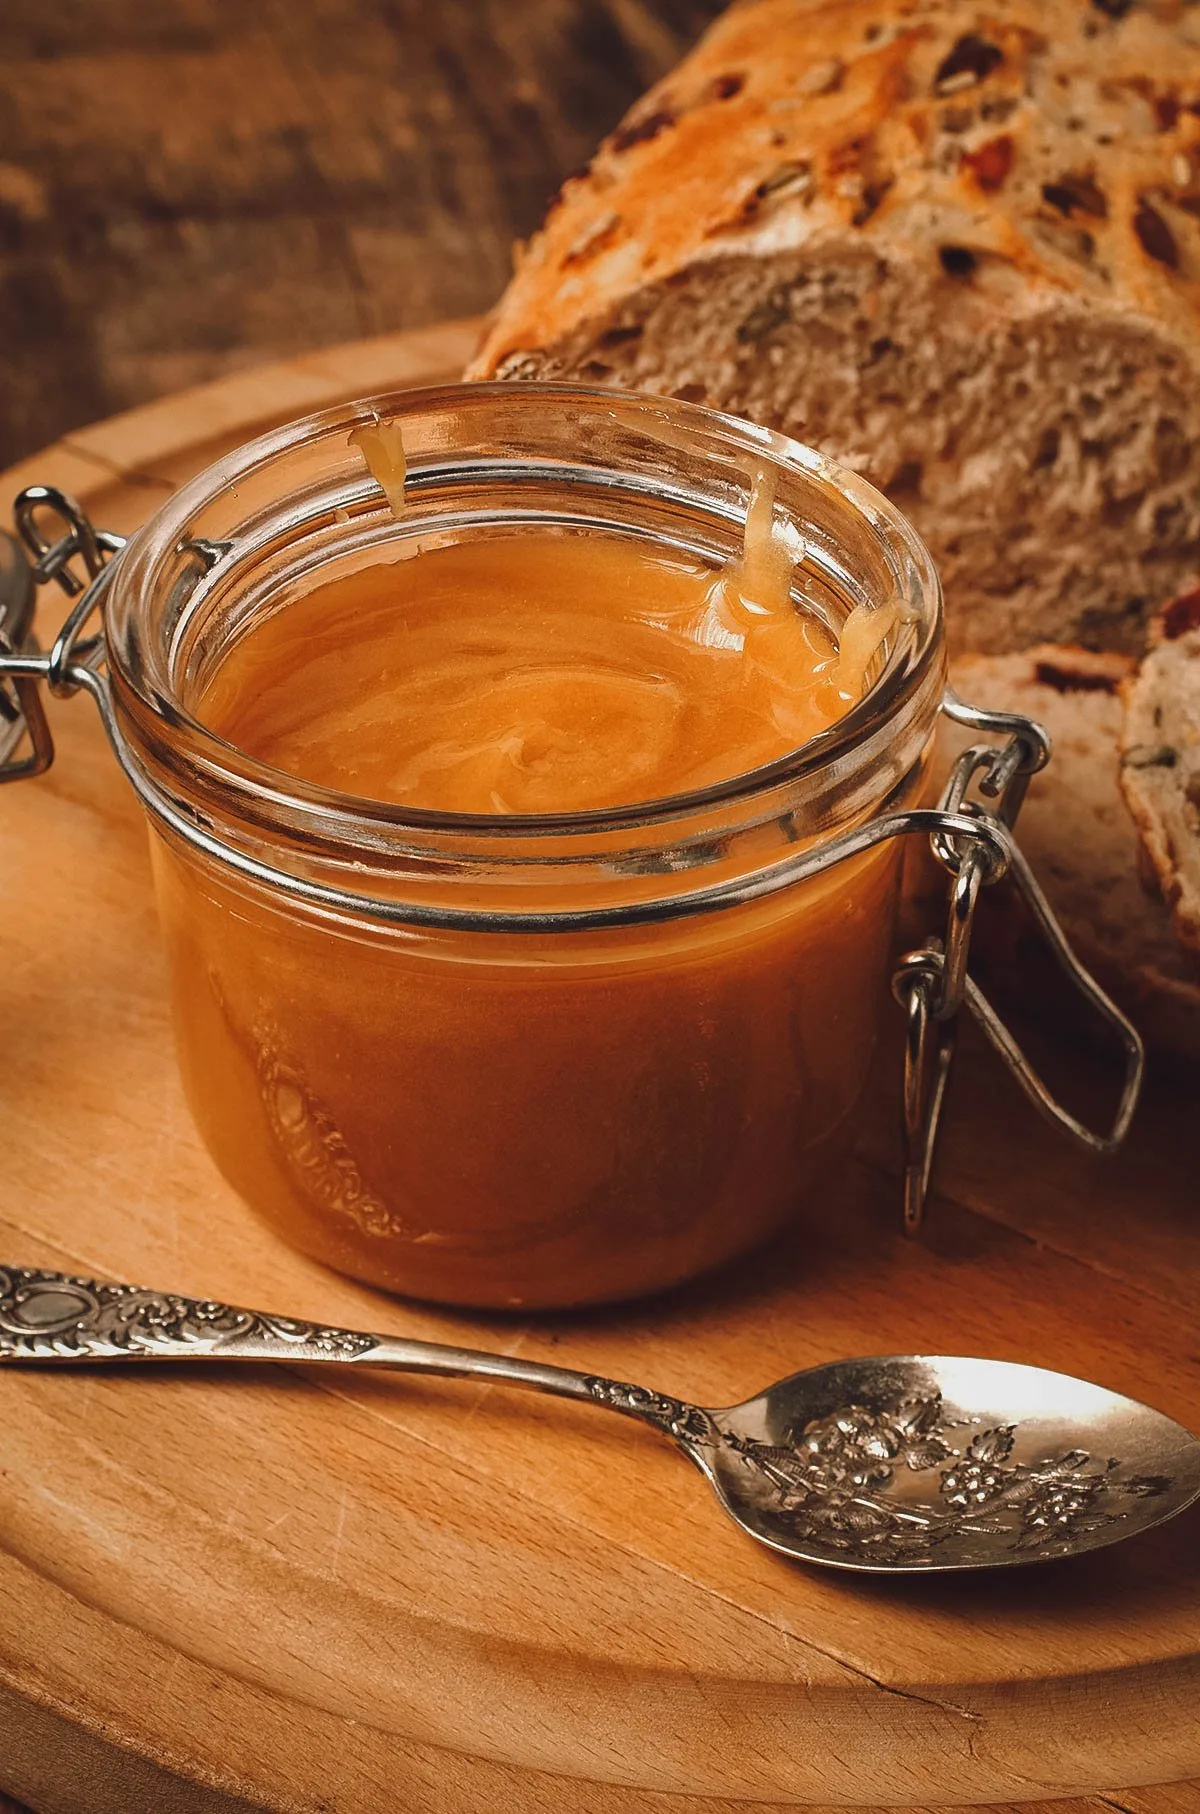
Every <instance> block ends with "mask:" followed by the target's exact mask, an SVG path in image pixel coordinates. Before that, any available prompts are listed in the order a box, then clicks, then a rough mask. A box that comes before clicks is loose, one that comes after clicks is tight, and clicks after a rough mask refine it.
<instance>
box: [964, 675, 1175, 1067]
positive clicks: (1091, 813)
mask: <svg viewBox="0 0 1200 1814" xmlns="http://www.w3.org/2000/svg"><path fill="white" fill-rule="evenodd" d="M1133 671H1134V663H1133V662H1132V661H1131V660H1130V659H1129V658H1128V657H1126V656H1122V655H1119V654H1113V653H1105V654H1094V653H1090V652H1089V651H1087V650H1083V649H1072V648H1060V647H1051V646H1043V647H1039V648H1034V649H1030V650H1029V651H1027V652H1026V653H1025V654H1021V655H968V656H963V657H960V658H959V659H958V660H956V661H955V662H954V664H953V666H952V670H951V672H952V678H953V682H954V685H955V687H956V688H957V690H958V692H959V693H960V694H961V695H962V696H963V697H964V698H966V699H970V700H971V701H972V702H973V703H974V704H977V705H984V706H993V707H996V708H998V709H1001V710H1004V709H1008V710H1011V711H1018V712H1025V713H1027V714H1028V716H1029V717H1031V718H1036V719H1037V720H1038V721H1039V722H1040V723H1042V724H1044V725H1045V726H1046V728H1047V729H1048V730H1049V732H1050V735H1051V737H1052V738H1053V741H1054V755H1053V758H1052V760H1051V762H1050V765H1049V767H1048V768H1046V769H1045V770H1044V771H1043V772H1042V773H1041V774H1040V775H1036V776H1035V777H1034V779H1033V782H1032V783H1031V785H1030V789H1029V794H1028V797H1027V799H1026V801H1025V806H1024V808H1023V810H1022V813H1021V817H1020V821H1019V823H1018V826H1017V837H1018V840H1019V842H1020V845H1021V848H1022V850H1023V851H1024V852H1025V855H1026V856H1027V857H1028V858H1029V861H1030V863H1031V864H1032V865H1033V869H1034V872H1035V874H1036V875H1037V878H1038V881H1039V882H1040V883H1041V885H1042V888H1043V890H1044V891H1045V893H1046V895H1047V897H1048V899H1049V901H1050V905H1051V906H1052V907H1053V908H1054V911H1055V913H1056V914H1057V915H1058V917H1059V919H1060V920H1061V922H1062V925H1063V928H1064V930H1065V931H1066V933H1067V936H1068V938H1069V939H1070V941H1071V943H1072V945H1073V946H1074V947H1075V949H1076V951H1077V952H1078V953H1079V955H1080V956H1081V957H1082V958H1083V960H1084V962H1085V963H1087V964H1088V965H1089V967H1090V968H1091V969H1092V970H1093V971H1094V972H1095V974H1096V976H1097V977H1098V978H1099V980H1100V981H1101V982H1102V983H1103V984H1104V986H1105V988H1107V989H1108V990H1109V991H1110V993H1111V994H1112V995H1113V996H1114V998H1115V999H1116V1000H1117V1001H1118V1002H1119V1003H1120V1005H1121V1006H1122V1007H1123V1008H1124V1009H1125V1011H1126V1012H1127V1013H1128V1014H1129V1015H1130V1017H1131V1018H1132V1020H1133V1021H1134V1023H1135V1025H1136V1026H1137V1028H1138V1030H1139V1032H1141V1034H1142V1035H1143V1037H1144V1038H1145V1040H1146V1042H1147V1044H1148V1045H1149V1046H1150V1047H1151V1048H1153V1049H1154V1050H1156V1051H1158V1052H1162V1053H1166V1054H1167V1055H1169V1056H1173V1057H1175V1058H1177V1059H1180V1060H1185V1061H1188V1062H1190V1063H1193V1064H1194V1063H1196V1062H1198V1061H1200V957H1195V956H1193V955H1191V954H1190V953H1189V952H1187V951H1186V950H1185V949H1184V948H1183V947H1182V946H1181V944H1180V943H1179V941H1178V939H1177V938H1176V937H1175V934H1174V931H1173V929H1172V925H1171V914H1170V912H1169V910H1168V907H1167V905H1166V903H1165V902H1164V900H1163V898H1162V895H1161V894H1160V893H1159V890H1158V888H1157V886H1155V885H1153V879H1152V878H1146V879H1145V880H1143V878H1142V876H1141V874H1140V865H1139V848H1138V834H1137V828H1136V827H1135V825H1134V822H1133V819H1132V818H1131V816H1130V814H1129V811H1128V809H1127V808H1126V805H1125V801H1124V800H1123V799H1122V797H1121V752H1120V744H1121V737H1122V720H1123V716H1124V710H1123V705H1122V698H1121V692H1122V687H1123V685H1124V684H1125V683H1126V682H1127V680H1128V679H1129V677H1130V676H1131V675H1132V673H1133ZM1126 734H1127V733H1126ZM971 740H972V735H971V733H970V732H966V731H962V730H960V729H958V728H957V727H951V726H947V727H946V731H945V736H944V744H945V747H944V748H943V750H942V755H941V759H942V763H943V766H945V767H946V768H948V767H949V761H950V759H951V757H952V755H953V754H954V753H956V750H957V749H958V748H961V747H963V746H964V745H965V743H966V742H968V741H971ZM1148 884H1149V885H1148ZM1003 886H1004V885H1003V884H1000V885H999V888H1000V889H1003ZM1001 904H1002V903H1001V901H1000V900H999V899H998V900H997V906H998V907H999V906H1001ZM1015 955H1016V956H1017V957H1018V958H1020V956H1021V955H1022V953H1021V952H1020V951H1019V950H1018V951H1017V952H1016V954H1015Z"/></svg>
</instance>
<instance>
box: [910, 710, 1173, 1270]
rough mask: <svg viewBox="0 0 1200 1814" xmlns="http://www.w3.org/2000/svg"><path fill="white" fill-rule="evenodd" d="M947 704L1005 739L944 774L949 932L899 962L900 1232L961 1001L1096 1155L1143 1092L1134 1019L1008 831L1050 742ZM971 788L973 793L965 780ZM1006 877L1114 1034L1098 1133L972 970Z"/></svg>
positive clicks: (1067, 1129) (1023, 1079) (926, 1175)
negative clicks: (1106, 1116)
mask: <svg viewBox="0 0 1200 1814" xmlns="http://www.w3.org/2000/svg"><path fill="white" fill-rule="evenodd" d="M942 710H943V711H944V712H945V714H946V716H947V717H948V718H951V719H953V721H954V722H955V723H956V724H964V725H968V726H969V727H970V728H971V729H973V730H983V731H990V732H992V733H999V734H1001V735H1003V736H1006V737H1007V739H1008V741H1007V742H1006V743H1003V744H975V745H973V746H972V747H971V748H970V749H966V750H964V751H963V753H962V755H961V756H960V757H959V758H958V760H957V762H956V763H955V765H954V768H953V769H952V771H951V774H950V779H949V781H948V782H947V784H946V788H945V791H944V793H943V795H942V798H941V801H940V802H939V811H940V812H942V813H946V814H954V815H955V816H956V820H957V824H956V827H955V829H954V830H953V831H950V830H946V831H935V832H934V834H933V835H932V837H931V838H930V840H929V841H930V845H931V847H932V849H933V853H934V855H935V857H936V858H937V860H938V862H939V863H940V864H941V865H942V867H943V868H944V869H946V870H948V871H949V872H950V876H951V884H950V902H949V912H948V916H947V923H946V934H945V938H944V939H942V938H931V939H929V941H928V942H927V943H926V944H925V945H924V946H922V947H921V948H920V949H919V950H916V951H910V952H909V953H908V954H907V956H905V957H904V958H902V959H901V961H900V964H899V967H898V968H897V971H896V974H895V977H894V978H893V983H892V987H893V990H894V992H895V995H896V998H897V1000H898V1001H899V1002H900V1003H901V1005H902V1006H903V1007H904V1009H905V1010H906V1013H907V1031H906V1039H905V1051H904V1228H905V1232H906V1233H907V1234H916V1232H917V1231H918V1229H919V1228H920V1226H921V1222H922V1220H923V1217H924V1213H925V1201H926V1198H927V1196H928V1192H929V1180H930V1174H931V1172H932V1169H933V1159H934V1153H935V1151H936V1148H937V1137H938V1129H939V1126H940V1123H941V1117H942V1109H943V1106H944V1102H945V1095H946V1085H947V1082H948V1080H949V1076H950V1067H951V1065H952V1063H953V1059H954V1040H955V1026H956V1017H957V1014H958V1011H959V1009H960V1007H962V1006H964V1005H965V1006H966V1008H967V1009H968V1011H969V1012H970V1013H971V1014H972V1015H973V1017H974V1018H975V1020H976V1021H977V1022H978V1024H979V1026H980V1027H981V1028H982V1029H983V1032H984V1034H985V1036H986V1037H987V1040H988V1042H989V1044H990V1045H991V1046H992V1049H993V1050H994V1051H995V1052H997V1053H998V1054H999V1056H1000V1058H1001V1059H1002V1060H1003V1062H1004V1064H1005V1065H1006V1066H1007V1068H1008V1070H1009V1071H1010V1073H1011V1074H1012V1076H1013V1077H1014V1078H1015V1079H1016V1081H1017V1082H1018V1083H1019V1084H1020V1086H1021V1088H1022V1090H1023V1091H1024V1092H1025V1094H1026V1096H1027V1097H1028V1098H1029V1100H1030V1102H1032V1103H1033V1105H1034V1107H1035V1108H1036V1109H1037V1110H1038V1112H1039V1113H1040V1114H1041V1115H1042V1116H1043V1117H1044V1118H1045V1119H1046V1120H1047V1121H1050V1122H1052V1123H1053V1125H1054V1126H1055V1127H1058V1128H1061V1129H1062V1130H1063V1132H1064V1133H1066V1134H1069V1135H1070V1136H1071V1138H1072V1139H1073V1140H1075V1141H1076V1142H1077V1144H1078V1145H1080V1146H1082V1147H1084V1148H1085V1149H1086V1150H1087V1151H1089V1152H1093V1153H1111V1152H1114V1151H1115V1150H1116V1148H1117V1147H1118V1146H1119V1145H1120V1144H1121V1142H1122V1140H1124V1138H1125V1135H1126V1134H1127V1133H1128V1131H1129V1124H1130V1122H1131V1121H1132V1119H1133V1114H1134V1110H1135V1109H1136V1107H1137V1103H1138V1097H1139V1095H1140V1093H1141V1087H1142V1076H1143V1072H1144V1069H1145V1052H1144V1048H1143V1046H1142V1041H1141V1038H1140V1036H1139V1034H1138V1032H1137V1030H1136V1028H1135V1027H1133V1026H1132V1024H1131V1023H1130V1022H1129V1020H1128V1019H1127V1018H1126V1017H1125V1015H1124V1014H1122V1012H1121V1010H1120V1009H1119V1008H1118V1007H1117V1005H1116V1003H1115V1002H1113V1001H1112V1000H1111V999H1110V998H1109V996H1108V995H1106V994H1105V992H1104V990H1103V989H1102V988H1101V987H1100V985H1099V983H1098V982H1097V981H1096V979H1095V977H1094V976H1092V975H1091V973H1090V972H1089V971H1088V970H1086V969H1085V968H1084V966H1083V965H1082V964H1081V963H1080V961H1079V959H1078V958H1077V957H1076V956H1075V953H1074V952H1073V951H1072V949H1071V947H1070V945H1069V943H1068V942H1067V938H1066V934H1065V933H1064V932H1063V929H1062V927H1061V926H1060V925H1059V923H1058V920H1057V919H1056V918H1055V915H1054V912H1053V909H1052V908H1051V906H1050V903H1049V902H1048V901H1047V899H1046V897H1045V895H1044V894H1043V893H1042V891H1041V889H1040V887H1039V886H1038V883H1037V880H1036V878H1035V877H1034V874H1033V871H1032V870H1031V869H1030V867H1029V864H1028V863H1027V862H1026V860H1025V858H1024V856H1023V855H1022V854H1021V851H1020V849H1019V848H1018V846H1017V844H1016V842H1015V840H1014V839H1013V838H1012V836H1011V833H1012V828H1013V826H1014V825H1015V823H1016V819H1017V815H1018V813H1019V812H1020V810H1021V805H1022V802H1023V800H1024V798H1025V792H1026V789H1027V787H1028V785H1029V782H1030V780H1031V779H1032V777H1033V776H1034V775H1035V774H1036V773H1037V772H1038V770H1039V769H1042V768H1044V767H1045V766H1046V763H1047V762H1048V761H1049V760H1050V754H1051V749H1050V739H1049V736H1048V735H1047V733H1046V731H1045V730H1044V729H1043V728H1042V726H1041V725H1039V724H1037V723H1035V721H1034V720H1033V719H1032V718H1025V717H1023V716H1022V715H1021V714H1019V713H1016V712H989V711H984V710H982V709H981V708H979V707H977V706H971V705H967V704H966V703H965V701H963V700H961V699H959V698H958V697H957V696H956V695H955V694H954V693H953V692H951V691H950V690H949V689H947V693H946V697H945V699H944V700H943V702H942ZM973 787H974V788H975V789H976V792H975V794H974V796H972V792H971V790H972V788H973ZM964 816H966V817H967V818H974V819H978V820H979V821H980V823H981V825H982V824H985V823H987V824H988V825H989V829H990V830H992V831H993V832H994V830H995V829H996V828H997V827H998V826H1003V827H1004V831H1005V837H1004V845H1003V849H1004V852H1005V855H1004V856H1003V857H1001V856H1000V855H999V852H998V847H997V841H996V839H995V837H994V836H993V837H992V838H991V839H989V840H988V841H987V842H986V843H985V842H984V841H983V840H982V839H981V838H974V837H972V836H971V834H970V832H969V831H968V832H964V831H963V830H962V829H961V826H962V819H963V817H964ZM1004 877H1011V879H1012V881H1013V883H1014V885H1015V886H1016V887H1017V888H1018V889H1019V890H1020V893H1021V896H1022V898H1023V900H1024V901H1025V903H1026V905H1027V906H1028V908H1029V910H1030V912H1031V913H1032V915H1033V918H1034V920H1035V922H1036V924H1037V926H1038V928H1039V930H1040V932H1041V933H1042V936H1043V938H1044V939H1045V941H1046V944H1047V945H1048V947H1049V949H1050V952H1051V954H1052V956H1053V957H1054V958H1055V960H1056V962H1057V963H1058V965H1059V967H1060V969H1061V970H1062V971H1063V973H1064V975H1065V976H1066V978H1067V980H1068V981H1069V982H1070V983H1071V984H1072V985H1073V987H1074V988H1075V989H1076V990H1077V991H1078V993H1079V994H1080V995H1081V996H1082V997H1083V998H1084V1000H1085V1001H1087V1002H1089V1003H1090V1004H1091V1006H1092V1008H1093V1009H1094V1010H1095V1011H1096V1012H1097V1013H1098V1014H1099V1015H1100V1016H1101V1018H1102V1019H1103V1020H1104V1021H1106V1022H1107V1024H1108V1025H1109V1026H1110V1027H1112V1029H1113V1031H1114V1033H1115V1034H1116V1036H1117V1040H1118V1042H1119V1045H1120V1049H1121V1052H1122V1056H1123V1061H1124V1078H1123V1083H1122V1089H1121V1098H1120V1102H1119V1103H1118V1106H1117V1112H1116V1115H1115V1117H1114V1119H1113V1123H1112V1126H1111V1127H1110V1128H1109V1130H1108V1132H1107V1133H1097V1132H1096V1131H1095V1130H1094V1129H1092V1128H1089V1127H1086V1126H1085V1125H1084V1123H1083V1122H1081V1121H1080V1120H1078V1119H1077V1117H1076V1116H1074V1115H1072V1114H1071V1112H1070V1111H1069V1110H1068V1109H1066V1108H1065V1107H1064V1106H1063V1105H1062V1103H1060V1102H1059V1101H1058V1100H1057V1098H1056V1097H1055V1096H1054V1095H1053V1093H1052V1092H1051V1091H1050V1090H1049V1089H1048V1087H1047V1086H1046V1084H1045V1083H1044V1082H1043V1080H1042V1079H1041V1077H1039V1075H1038V1073H1037V1072H1036V1071H1035V1069H1034V1068H1033V1066H1032V1065H1031V1064H1030V1062H1029V1060H1028V1058H1027V1057H1026V1056H1025V1053H1024V1052H1023V1051H1022V1050H1021V1047H1020V1045H1019V1044H1018V1043H1017V1041H1016V1039H1015V1038H1014V1037H1013V1035H1012V1033H1011V1032H1010V1030H1009V1029H1008V1027H1007V1026H1006V1025H1005V1024H1004V1021H1003V1020H1002V1019H1001V1017H1000V1015H999V1014H998V1013H997V1012H996V1010H995V1008H994V1007H993V1006H992V1004H991V1002H989V1001H988V999H987V997H986V996H985V995H984V993H983V991H982V990H981V989H980V987H979V985H978V984H977V983H976V982H975V981H974V980H973V978H972V977H971V976H970V975H969V974H968V970H967V960H968V957H969V954H970V942H971V929H972V926H973V923H974V917H975V908H976V905H977V902H978V899H979V891H980V889H981V888H986V887H990V886H992V885H993V884H994V883H996V882H999V881H1000V880H1001V879H1002V878H1004Z"/></svg>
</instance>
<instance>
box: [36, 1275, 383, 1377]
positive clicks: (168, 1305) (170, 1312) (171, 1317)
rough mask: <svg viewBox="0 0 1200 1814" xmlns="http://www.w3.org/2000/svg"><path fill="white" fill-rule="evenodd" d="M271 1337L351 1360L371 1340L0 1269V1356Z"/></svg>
mask: <svg viewBox="0 0 1200 1814" xmlns="http://www.w3.org/2000/svg"><path fill="white" fill-rule="evenodd" d="M256 1336H275V1337H278V1339H279V1340H281V1341H285V1342H294V1343H295V1344H296V1345H297V1348H300V1347H301V1346H303V1347H305V1348H307V1349H309V1350H310V1351H312V1352H317V1353H321V1354H329V1355H337V1356H341V1357H342V1358H344V1359H346V1360H351V1359H353V1358H355V1357H356V1356H357V1355H360V1354H366V1353H367V1352H368V1351H369V1349H371V1348H372V1347H374V1346H375V1343H374V1341H373V1339H372V1337H370V1336H367V1335H357V1334H354V1333H352V1332H351V1331H349V1330H345V1329H327V1328H324V1327H323V1326H322V1325H321V1324H318V1323H305V1322H301V1321H300V1320H299V1319H297V1318H295V1317H279V1316H266V1315H264V1314H263V1313H262V1312H261V1311H249V1310H235V1309H234V1308H232V1307H231V1306H230V1305H229V1304H217V1303H214V1302H212V1301H211V1300H207V1299H206V1300H203V1301H197V1300H196V1299H195V1298H186V1297H179V1296H177V1295H175V1294H174V1293H171V1292H158V1291H146V1290H144V1289H143V1288H142V1287H140V1286H137V1285H112V1284H108V1283H106V1282H101V1281H99V1280H96V1279H76V1278H71V1279H64V1278H63V1277H62V1275H61V1274H59V1273H51V1272H48V1273H39V1272H36V1271H29V1270H25V1269H22V1270H21V1272H20V1273H19V1274H10V1273H7V1272H5V1271H3V1270H2V1269H0V1359H4V1358H6V1357H7V1358H9V1359H15V1358H18V1357H25V1358H29V1359H36V1358H38V1357H39V1356H40V1357H42V1358H44V1359H47V1360H49V1359H51V1358H53V1357H54V1356H58V1357H61V1358H64V1359H66V1358H70V1357H71V1356H72V1355H78V1356H79V1357H80V1358H81V1359H83V1358H91V1359H100V1358H102V1357H103V1356H104V1355H106V1354H107V1355H111V1356H120V1355H128V1356H136V1355H138V1354H151V1353H154V1352H156V1351H159V1352H161V1351H162V1350H164V1349H165V1350H170V1349H178V1348H179V1347H180V1346H181V1345H182V1346H184V1347H186V1348H187V1349H188V1350H189V1351H190V1352H192V1353H194V1354H211V1353H214V1352H215V1351H216V1350H218V1349H220V1348H228V1347H229V1345H230V1343H231V1342H233V1341H238V1342H239V1343H240V1342H242V1341H246V1342H252V1341H253V1340H254V1339H255V1337H256Z"/></svg>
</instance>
